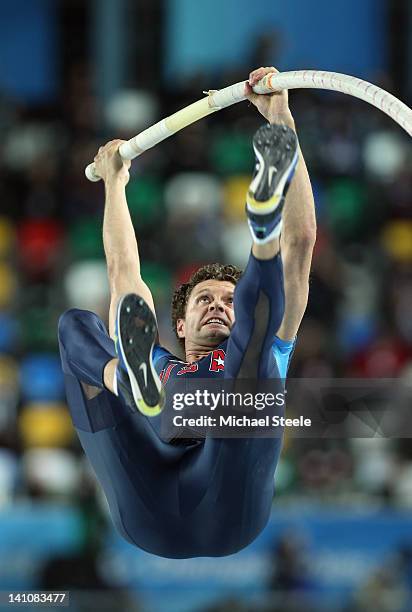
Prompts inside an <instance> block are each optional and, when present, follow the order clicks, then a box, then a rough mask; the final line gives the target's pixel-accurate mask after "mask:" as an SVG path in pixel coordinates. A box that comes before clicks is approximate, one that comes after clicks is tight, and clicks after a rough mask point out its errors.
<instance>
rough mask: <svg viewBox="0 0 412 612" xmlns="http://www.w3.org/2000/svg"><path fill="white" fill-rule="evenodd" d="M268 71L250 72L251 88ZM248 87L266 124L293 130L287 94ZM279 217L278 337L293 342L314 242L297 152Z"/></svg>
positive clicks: (310, 204) (309, 190)
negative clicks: (281, 299) (281, 304)
mask: <svg viewBox="0 0 412 612" xmlns="http://www.w3.org/2000/svg"><path fill="white" fill-rule="evenodd" d="M269 72H277V70H276V69H275V68H274V67H273V66H270V67H268V68H258V69H257V70H254V71H253V72H251V74H250V76H249V83H250V86H253V85H255V84H256V83H257V82H258V81H259V80H260V79H261V78H262V77H263V76H264V75H265V74H268V73H269ZM250 86H249V87H247V91H246V93H247V94H248V98H249V99H250V101H251V102H252V103H253V104H254V105H255V106H256V107H257V109H258V110H259V112H260V113H261V114H262V115H263V116H264V117H265V118H266V119H267V120H268V121H269V123H284V124H285V125H288V126H289V127H291V128H292V129H293V130H295V122H294V120H293V117H292V114H291V112H290V109H289V104H288V94H287V91H285V90H284V91H282V92H279V93H274V94H269V95H257V94H254V93H253V92H252V90H251V87H250ZM295 131H296V130H295ZM282 218H283V228H282V234H281V240H280V246H281V254H282V263H283V274H284V286H285V314H284V317H283V320H282V324H281V326H280V328H279V330H278V332H277V335H278V336H279V337H280V338H282V339H283V340H292V339H293V338H295V336H296V334H297V331H298V329H299V326H300V323H301V321H302V318H303V315H304V312H305V310H306V305H307V301H308V294H309V273H310V265H311V261H312V252H313V247H314V245H315V241H316V216H315V205H314V200H313V193H312V187H311V184H310V179H309V174H308V171H307V168H306V164H305V160H304V159H303V155H302V151H301V150H300V149H299V161H298V165H297V168H296V173H295V176H294V178H293V181H292V183H291V185H290V189H289V191H288V194H287V196H286V201H285V206H284V209H283V214H282Z"/></svg>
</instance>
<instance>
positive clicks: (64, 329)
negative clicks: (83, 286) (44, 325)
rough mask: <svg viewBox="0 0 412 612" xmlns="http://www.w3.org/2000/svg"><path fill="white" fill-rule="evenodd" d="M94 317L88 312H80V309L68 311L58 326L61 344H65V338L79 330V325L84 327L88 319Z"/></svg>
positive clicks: (62, 316) (60, 319) (61, 317)
mask: <svg viewBox="0 0 412 612" xmlns="http://www.w3.org/2000/svg"><path fill="white" fill-rule="evenodd" d="M92 316H93V313H92V312H89V311H88V310H80V308H70V309H69V310H66V311H65V312H64V313H63V314H62V315H61V316H60V318H59V322H58V325H57V335H58V338H59V341H60V342H63V343H64V340H65V338H67V337H68V335H69V334H70V335H71V334H73V332H74V331H75V330H76V329H77V328H78V326H79V325H84V324H85V322H86V321H87V320H88V319H91V317H92Z"/></svg>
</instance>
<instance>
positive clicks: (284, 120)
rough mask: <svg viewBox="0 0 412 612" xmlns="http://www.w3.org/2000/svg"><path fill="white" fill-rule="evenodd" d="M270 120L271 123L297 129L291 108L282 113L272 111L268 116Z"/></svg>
mask: <svg viewBox="0 0 412 612" xmlns="http://www.w3.org/2000/svg"><path fill="white" fill-rule="evenodd" d="M268 121H269V123H271V124H277V125H279V124H284V125H287V126H288V127H290V128H292V129H293V130H294V129H295V120H294V119H293V116H292V113H291V112H290V110H285V111H281V112H280V113H271V114H270V115H269V117H268Z"/></svg>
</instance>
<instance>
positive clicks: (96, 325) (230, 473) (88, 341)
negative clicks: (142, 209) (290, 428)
mask: <svg viewBox="0 0 412 612" xmlns="http://www.w3.org/2000/svg"><path fill="white" fill-rule="evenodd" d="M269 72H275V69H274V68H273V67H270V68H259V69H257V70H254V71H253V72H252V73H251V74H250V76H249V82H248V84H246V86H245V87H246V92H245V93H246V94H247V95H248V98H249V100H250V101H251V102H252V103H253V104H254V105H255V106H256V107H257V108H258V110H259V111H260V113H261V114H262V115H263V116H264V117H265V119H266V120H267V121H268V123H267V124H266V125H264V126H262V127H261V128H260V129H259V130H258V131H257V132H256V134H255V136H254V139H253V147H254V151H255V155H256V167H255V172H254V176H253V179H252V182H251V184H250V187H249V191H248V193H247V196H246V217H247V222H248V224H249V227H250V231H251V234H252V239H253V246H252V252H251V255H250V257H249V262H248V264H247V267H246V270H245V271H244V273H243V275H240V271H239V270H237V269H236V268H235V267H234V266H230V265H220V264H212V265H210V266H204V267H203V268H201V269H200V270H198V271H197V272H196V273H195V274H194V275H193V276H192V278H191V279H190V280H189V282H188V283H186V284H184V285H183V286H182V287H180V288H179V289H177V291H176V292H175V295H174V298H173V313H172V318H173V325H174V329H175V331H176V334H177V336H178V338H179V339H180V341H181V343H182V345H183V346H184V351H185V359H184V360H182V359H180V358H179V357H176V356H173V355H171V354H170V353H169V352H168V351H167V350H166V349H164V348H163V347H161V346H160V344H159V340H158V335H157V325H156V315H155V307H154V303H153V299H152V295H151V293H150V289H149V288H148V286H147V285H146V284H145V283H144V281H143V279H142V278H141V276H140V262H139V254H138V249H137V244H136V237H135V233H134V230H133V226H132V222H131V219H130V215H129V211H128V207H127V202H126V197H125V186H126V184H127V182H128V179H129V173H128V168H129V166H130V162H125V161H122V160H121V158H120V156H119V154H118V148H119V146H120V144H121V141H119V140H117V141H112V142H109V143H107V144H106V145H105V146H104V147H101V148H100V149H99V152H98V154H97V155H96V157H95V159H94V161H95V164H96V170H97V173H98V174H99V176H101V178H102V179H103V181H104V183H105V209H104V220H103V242H104V248H105V254H106V260H107V269H108V277H109V283H110V291H111V304H110V313H109V334H110V336H109V335H108V333H107V331H106V328H105V326H104V324H103V322H102V321H101V320H100V319H99V318H98V317H97V316H96V315H95V314H94V313H91V312H87V311H81V310H77V309H74V310H69V311H68V312H66V313H65V314H64V315H63V316H62V317H61V319H60V322H59V342H60V350H61V358H62V365H63V370H64V373H65V379H66V390H67V398H68V403H69V407H70V411H71V415H72V419H73V423H74V426H75V428H76V430H77V433H78V435H79V438H80V441H81V444H82V446H83V448H84V450H85V452H86V455H87V457H88V459H89V461H90V462H91V464H92V466H93V468H94V470H95V472H96V474H97V477H98V479H99V481H100V483H101V485H102V487H103V489H104V492H105V495H106V498H107V500H108V503H109V507H110V511H111V514H112V518H113V521H114V523H115V525H116V527H117V529H118V530H119V532H120V533H121V535H122V536H123V537H124V538H125V539H126V540H128V541H129V542H131V543H132V544H135V545H137V546H139V547H140V548H142V549H144V550H146V551H148V552H151V553H154V554H157V555H160V556H164V557H172V558H185V557H197V556H221V555H228V554H232V553H235V552H237V551H238V550H240V549H242V548H244V547H245V546H247V545H248V544H249V543H250V542H251V541H252V540H253V539H254V538H255V537H256V536H257V535H258V534H259V533H260V532H261V530H262V529H263V528H264V526H265V525H266V523H267V520H268V517H269V514H270V509H271V504H272V497H273V489H274V474H275V469H276V465H277V461H278V458H279V454H280V449H281V439H279V438H247V439H245V438H243V439H239V438H236V439H233V438H222V439H217V438H212V437H208V436H206V438H205V439H196V440H185V441H181V440H178V441H176V440H164V439H163V438H162V436H161V434H160V425H159V421H160V419H161V416H156V415H158V414H159V413H160V411H161V409H162V406H163V404H164V402H165V398H166V401H167V400H168V386H169V385H170V384H171V383H172V381H177V380H178V379H179V380H183V379H185V378H186V377H190V378H191V379H192V380H195V379H196V378H199V379H201V378H210V377H216V378H219V377H220V378H223V379H236V378H241V377H245V376H247V377H248V378H258V379H278V380H280V381H281V382H283V381H284V379H285V377H286V372H287V367H288V363H289V359H290V355H291V352H292V350H293V347H294V342H295V338H296V334H297V331H298V327H299V325H300V322H301V319H302V317H303V314H304V311H305V308H306V303H307V297H308V278H309V270H310V263H311V257H312V249H313V245H314V241H315V232H316V230H315V214H314V205H313V196H312V191H311V186H310V181H309V177H308V173H307V170H306V167H305V163H304V161H303V158H302V156H301V155H300V160H299V163H298V154H299V151H298V144H297V139H296V135H295V132H294V121H293V118H292V115H291V113H290V110H289V107H288V97H287V92H285V91H283V92H281V93H274V94H270V95H256V94H254V93H253V92H252V87H253V85H255V84H256V83H257V82H258V81H259V80H260V79H261V78H262V77H263V76H264V75H265V74H267V73H269ZM295 170H296V172H295ZM293 175H294V178H293V181H292V176H293ZM291 181H292V182H291ZM289 185H290V189H289ZM286 192H287V197H285V196H286ZM280 249H281V253H282V254H281V255H280ZM85 290H87V288H85ZM160 375H161V377H162V381H163V383H161V381H160Z"/></svg>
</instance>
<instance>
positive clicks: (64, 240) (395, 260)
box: [0, 64, 412, 609]
mask: <svg viewBox="0 0 412 612" xmlns="http://www.w3.org/2000/svg"><path fill="white" fill-rule="evenodd" d="M246 76H247V74H235V73H231V74H226V75H224V76H223V77H222V83H221V84H222V85H224V84H229V83H232V82H235V81H237V80H241V79H243V78H246ZM208 84H209V83H208V82H204V81H202V79H201V76H200V75H199V78H198V79H196V78H193V80H192V81H191V82H190V83H188V84H186V87H185V88H184V89H180V90H179V91H177V92H176V91H171V90H167V89H165V90H162V91H158V92H156V93H153V92H152V91H142V90H134V89H128V90H123V91H120V92H118V93H117V94H116V95H115V96H114V97H113V98H112V99H110V100H109V101H108V102H107V104H105V105H104V106H103V105H100V104H98V103H97V100H96V99H95V97H94V94H93V91H92V87H91V79H90V75H89V73H88V67H87V65H85V64H77V65H74V66H72V69H71V71H70V74H69V77H68V79H67V83H66V86H65V89H64V95H63V96H62V98H61V100H59V102H58V104H57V103H56V104H49V105H46V106H36V107H31V106H25V105H23V104H17V103H16V102H15V101H14V100H13V99H10V98H7V97H6V96H2V97H0V128H1V132H2V134H3V137H2V139H1V143H0V507H7V506H8V505H10V504H12V503H14V502H15V501H16V500H19V499H27V498H29V499H32V500H38V499H42V500H44V499H65V500H74V499H76V498H77V499H78V500H80V501H79V504H80V505H82V504H83V506H84V500H85V498H87V499H88V500H89V501H90V500H92V499H99V493H98V489H97V488H96V487H95V485H94V480H93V477H92V476H91V475H90V470H89V468H88V465H87V462H86V461H85V459H84V457H83V453H82V451H81V448H80V446H79V443H78V441H77V439H76V437H75V435H74V433H73V429H72V426H71V421H70V418H69V416H68V410H67V407H66V404H65V395H64V386H63V379H62V373H61V369H60V362H59V355H58V347H57V339H56V329H57V322H58V317H59V315H60V314H61V313H62V312H63V311H64V310H65V309H67V308H69V307H78V308H86V309H89V310H93V311H95V312H97V313H98V314H99V315H100V316H101V317H102V318H103V319H104V320H107V313H108V284H107V278H106V269H105V261H104V253H103V246H102V217H103V204H104V190H103V186H102V185H101V184H92V183H89V182H88V181H87V180H86V179H85V177H84V173H83V170H84V167H85V166H86V165H87V163H89V162H90V161H92V159H93V156H94V155H95V152H96V150H97V148H98V147H99V146H100V145H102V144H103V143H104V142H105V141H107V140H109V139H111V138H125V139H127V138H130V137H131V136H133V135H134V134H136V133H138V132H139V131H141V130H143V129H145V128H146V127H148V126H149V125H152V124H153V123H155V122H156V121H157V120H159V119H160V118H162V117H164V116H166V115H169V114H171V113H172V112H174V111H175V110H177V109H179V108H182V107H183V106H186V105H187V104H189V103H191V102H193V101H195V100H196V99H199V98H200V97H201V95H202V94H201V90H202V89H207V87H208ZM377 84H379V83H377ZM380 84H381V85H382V86H383V87H385V88H387V89H390V83H389V82H385V80H384V79H383V80H382V82H381V83H380ZM290 106H291V109H292V112H293V115H294V117H295V120H296V125H297V129H298V136H299V138H300V143H301V147H302V150H303V153H304V156H305V159H306V162H307V165H308V168H309V172H310V176H311V180H312V185H313V189H314V194H315V200H316V210H317V221H318V238H317V243H316V247H315V253H314V258H313V265H312V273H311V280H310V297H309V304H308V308H307V312H306V315H305V318H304V321H303V323H302V327H301V330H300V332H299V336H298V342H297V347H296V350H295V353H294V356H293V360H292V362H291V366H290V371H289V375H290V377H291V378H293V377H303V378H322V377H323V378H335V377H353V378H369V379H371V380H374V379H380V378H388V379H393V378H396V379H400V380H402V381H404V382H405V384H408V383H410V382H411V380H412V319H411V316H410V308H409V306H410V303H411V302H412V267H411V261H412V213H411V211H412V208H411V202H412V171H411V163H410V162H411V148H410V144H409V142H408V139H407V136H406V134H405V133H404V132H403V131H402V130H401V128H400V127H399V126H397V125H396V124H395V123H394V122H393V121H391V120H390V119H389V118H388V117H386V116H385V115H384V114H383V113H381V112H379V111H377V110H376V109H372V108H371V107H370V106H368V105H366V104H365V103H362V102H360V101H358V100H356V99H354V98H351V97H348V96H343V95H341V94H339V95H337V94H333V93H325V92H322V93H319V92H314V91H308V90H300V91H296V92H291V93H290ZM261 123H262V118H261V117H260V116H259V115H258V113H257V111H256V109H255V108H253V107H251V106H250V105H248V104H246V103H242V104H239V105H236V106H235V107H231V108H229V109H226V110H224V111H222V112H220V113H217V114H216V115H213V116H212V117H210V118H208V119H204V120H202V121H200V122H198V123H196V124H194V125H192V126H190V127H188V128H186V129H184V130H183V131H181V132H180V133H178V134H176V135H175V136H173V137H172V138H171V139H169V140H168V141H165V142H164V143H162V144H160V145H158V146H157V147H156V148H154V149H152V150H150V151H148V152H146V153H145V154H144V155H142V156H141V157H140V158H138V159H137V160H136V161H135V162H133V164H132V169H131V180H130V183H129V185H128V188H127V197H128V202H129V207H130V212H131V215H132V219H133V223H134V226H135V230H136V235H137V238H138V243H139V250H140V256H141V261H142V274H143V277H144V279H145V280H146V282H147V283H148V285H149V286H150V287H151V289H152V291H153V294H154V298H155V303H156V306H157V311H158V317H159V327H160V337H161V339H162V343H163V344H164V345H165V346H166V347H167V348H169V349H170V350H172V351H176V352H177V351H178V350H179V349H178V345H177V342H176V340H175V339H174V337H173V334H172V331H171V324H170V301H171V295H172V291H173V288H174V287H175V286H176V284H178V283H180V282H182V281H184V280H186V278H187V277H188V275H189V274H190V273H191V272H192V271H193V270H194V269H195V268H196V267H197V266H199V265H201V264H203V263H208V262H213V261H222V262H225V263H234V264H236V265H239V266H240V267H242V266H244V265H245V263H246V260H247V257H248V253H249V250H250V238H249V232H248V229H247V226H246V223H245V219H244V198H245V191H246V188H247V186H248V183H249V181H250V176H251V171H252V167H253V154H252V149H251V138H252V135H253V133H254V131H255V129H256V128H257V127H258V126H259V125H260V124H261ZM86 485H87V486H86ZM276 485H277V486H276V488H277V497H276V499H275V503H276V504H289V503H291V501H293V500H295V499H299V500H300V501H301V503H308V504H310V503H311V501H313V500H315V499H316V500H319V499H320V500H322V501H328V502H330V503H332V504H344V505H352V506H353V505H362V504H364V505H366V504H368V505H369V506H370V505H371V504H372V505H373V504H375V505H376V506H381V505H391V506H394V507H402V508H411V507H412V446H411V445H410V443H409V440H408V439H405V440H394V439H393V440H391V439H384V438H379V439H378V438H375V439H367V438H363V439H362V438H358V439H351V440H349V439H346V440H344V439H342V440H333V439H331V440H299V439H290V440H289V439H287V440H286V442H285V449H284V452H283V454H282V458H281V461H280V464H279V467H278V471H277V476H276ZM87 492H88V493H89V494H88V493H87ZM96 496H97V497H96ZM90 503H91V502H90ZM86 505H87V504H86ZM101 507H103V506H101ZM94 512H95V514H94V516H97V515H98V514H99V512H100V510H99V504H97V505H96V506H95V510H94ZM89 537H90V541H91V542H96V539H95V540H93V537H95V536H93V535H90V534H89ZM96 538H97V536H96ZM96 588H97V587H96ZM232 609H233V608H232ZM283 609H284V608H283Z"/></svg>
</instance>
